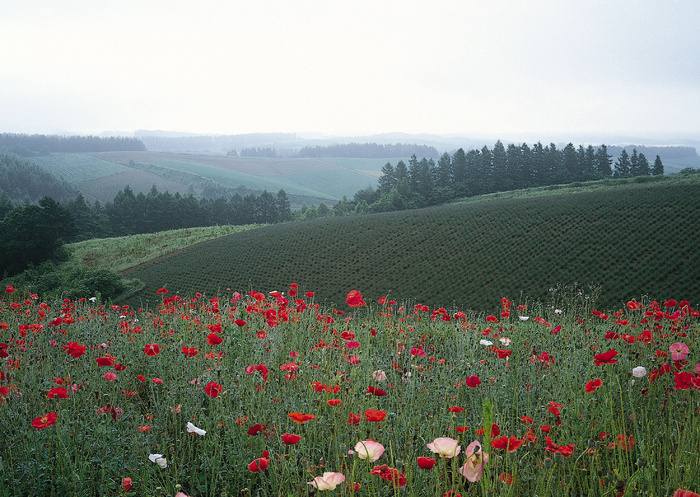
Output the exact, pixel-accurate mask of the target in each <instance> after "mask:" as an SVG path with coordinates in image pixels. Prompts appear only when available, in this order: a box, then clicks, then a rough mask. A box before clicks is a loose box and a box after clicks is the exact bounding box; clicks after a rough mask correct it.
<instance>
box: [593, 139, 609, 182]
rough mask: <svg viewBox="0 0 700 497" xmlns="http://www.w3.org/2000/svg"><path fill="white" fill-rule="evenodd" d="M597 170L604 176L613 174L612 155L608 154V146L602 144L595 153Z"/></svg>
mask: <svg viewBox="0 0 700 497" xmlns="http://www.w3.org/2000/svg"><path fill="white" fill-rule="evenodd" d="M595 157H596V172H597V173H598V175H599V176H600V177H602V178H609V177H610V176H612V163H613V161H612V156H610V155H608V147H607V146H605V145H601V146H600V147H598V150H597V151H596V153H595Z"/></svg>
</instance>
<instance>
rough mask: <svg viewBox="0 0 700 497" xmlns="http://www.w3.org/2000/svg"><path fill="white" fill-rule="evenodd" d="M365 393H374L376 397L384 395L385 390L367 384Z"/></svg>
mask: <svg viewBox="0 0 700 497" xmlns="http://www.w3.org/2000/svg"><path fill="white" fill-rule="evenodd" d="M367 393H371V394H372V395H375V396H377V397H382V396H384V395H386V392H385V391H384V390H382V389H380V388H374V387H373V386H371V385H370V386H368V387H367Z"/></svg>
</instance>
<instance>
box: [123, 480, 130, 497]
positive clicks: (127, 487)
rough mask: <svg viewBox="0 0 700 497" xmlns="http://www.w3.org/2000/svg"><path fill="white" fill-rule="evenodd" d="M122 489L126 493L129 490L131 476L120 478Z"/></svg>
mask: <svg viewBox="0 0 700 497" xmlns="http://www.w3.org/2000/svg"><path fill="white" fill-rule="evenodd" d="M122 489H123V490H124V491H125V492H126V493H127V494H128V493H129V492H131V478H123V479H122Z"/></svg>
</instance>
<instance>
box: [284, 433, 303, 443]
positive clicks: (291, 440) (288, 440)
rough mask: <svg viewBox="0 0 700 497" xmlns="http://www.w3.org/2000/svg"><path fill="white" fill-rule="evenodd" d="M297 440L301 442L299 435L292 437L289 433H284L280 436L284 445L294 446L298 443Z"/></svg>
mask: <svg viewBox="0 0 700 497" xmlns="http://www.w3.org/2000/svg"><path fill="white" fill-rule="evenodd" d="M299 440H301V437H300V436H299V435H293V434H291V433H285V434H284V435H282V441H283V442H284V445H295V444H297V443H299Z"/></svg>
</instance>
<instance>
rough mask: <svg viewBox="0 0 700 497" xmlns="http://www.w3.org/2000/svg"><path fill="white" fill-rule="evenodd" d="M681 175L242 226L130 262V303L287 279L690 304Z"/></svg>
mask: <svg viewBox="0 0 700 497" xmlns="http://www.w3.org/2000/svg"><path fill="white" fill-rule="evenodd" d="M686 178H687V180H683V181H680V178H679V180H678V181H647V182H645V183H635V182H634V181H632V182H628V183H627V184H625V185H624V186H618V187H617V188H614V189H608V190H600V191H593V192H584V193H576V194H568V195H558V196H554V195H553V196H548V197H537V198H523V199H511V200H497V199H496V200H493V201H491V202H479V203H473V204H464V205H452V206H446V207H440V208H430V209H421V210H413V211H404V212H392V213H381V214H374V215H367V216H353V217H337V218H331V219H323V220H316V221H310V222H306V223H289V224H284V225H276V226H269V227H265V228H260V229H256V230H251V231H247V232H243V233H238V234H235V235H230V236H227V237H224V238H221V239H218V240H214V241H211V242H208V243H207V244H203V245H201V246H198V247H196V248H190V249H186V250H184V251H182V252H180V253H177V254H174V255H171V256H168V257H165V258H163V259H161V260H159V261H157V262H154V263H147V264H145V265H143V266H141V267H138V268H135V269H133V270H130V271H129V272H128V276H129V277H137V278H139V279H140V280H142V281H143V282H144V283H145V285H146V286H145V289H144V291H143V292H142V293H141V294H140V295H138V296H137V298H136V299H133V300H132V301H131V303H132V304H135V305H138V304H139V303H140V302H139V299H145V300H152V301H155V300H156V297H157V296H156V294H155V290H156V289H158V288H160V287H161V286H167V287H168V288H169V289H171V290H173V291H176V292H179V293H181V294H183V295H185V294H193V293H195V292H206V293H207V294H214V293H215V292H217V290H221V291H223V289H226V288H230V289H231V290H232V291H233V290H238V291H245V290H249V289H254V290H257V291H262V292H267V291H270V290H275V289H279V288H280V287H281V286H282V285H285V284H287V283H288V282H290V281H295V282H297V283H299V284H300V285H303V286H304V287H306V288H314V289H315V290H316V291H317V293H316V295H317V298H319V299H329V300H331V301H334V302H342V301H343V300H344V298H345V294H346V293H347V292H348V291H349V290H352V289H360V290H362V292H363V295H366V296H367V297H368V298H371V299H377V298H379V297H380V296H382V295H385V294H391V295H392V296H394V297H396V298H404V297H410V298H413V299H415V300H416V301H419V302H423V303H426V304H429V305H443V306H444V305H449V304H450V303H452V302H454V303H455V304H456V305H457V306H460V307H468V308H474V309H487V308H492V307H494V306H497V305H498V302H499V299H500V298H501V297H504V296H509V297H515V296H519V295H527V296H529V297H532V298H535V299H540V300H543V301H544V300H546V299H548V297H549V294H550V292H549V289H550V288H556V287H557V286H558V285H573V284H574V283H578V285H579V287H582V288H587V286H589V285H590V286H591V287H600V293H599V301H598V306H599V307H602V308H610V307H613V308H615V307H617V306H619V305H620V302H621V301H623V300H625V299H631V298H633V297H637V298H639V297H640V296H641V295H642V294H646V295H649V296H650V297H653V298H655V299H659V300H666V299H669V298H676V299H679V300H680V299H684V300H690V301H691V302H693V303H696V302H700V290H699V288H698V285H697V281H700V265H698V264H697V261H696V260H695V259H696V257H694V254H696V253H697V244H698V241H699V240H700V239H699V238H698V234H697V229H696V228H695V227H696V226H697V225H698V223H700V184H699V183H698V182H697V181H692V179H693V176H688V177H686ZM651 179H652V178H649V180H651ZM392 192H395V194H396V195H397V196H399V193H398V192H397V191H396V189H394V190H392ZM679 219H682V220H683V222H677V220H679ZM596 293H597V292H596Z"/></svg>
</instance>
